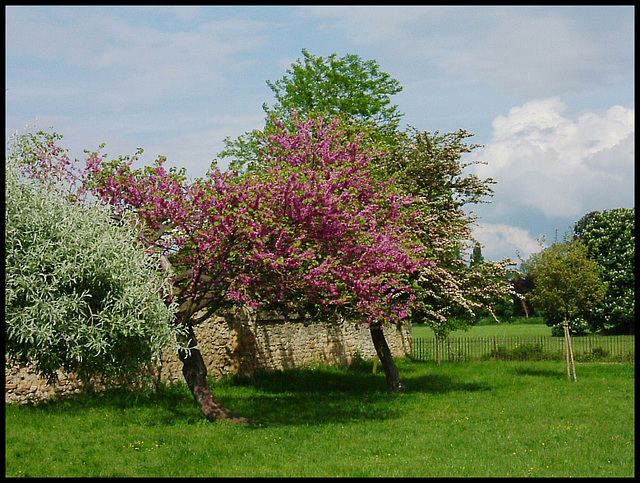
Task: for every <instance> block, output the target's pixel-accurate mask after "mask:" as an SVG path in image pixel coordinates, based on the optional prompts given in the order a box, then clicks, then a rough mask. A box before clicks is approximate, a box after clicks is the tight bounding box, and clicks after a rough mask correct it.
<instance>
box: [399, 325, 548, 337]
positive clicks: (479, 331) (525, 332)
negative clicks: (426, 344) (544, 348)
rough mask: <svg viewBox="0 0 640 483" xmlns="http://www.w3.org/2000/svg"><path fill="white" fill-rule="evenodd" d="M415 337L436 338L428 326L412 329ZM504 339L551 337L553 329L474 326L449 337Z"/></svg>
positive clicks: (541, 327)
mask: <svg viewBox="0 0 640 483" xmlns="http://www.w3.org/2000/svg"><path fill="white" fill-rule="evenodd" d="M412 334H413V337H425V338H434V337H435V334H434V332H433V329H432V328H431V327H429V326H428V325H414V326H413V327H412ZM494 336H496V337H504V336H509V337H510V336H549V337H551V327H548V326H547V325H545V324H544V323H543V322H540V323H537V324H531V323H528V324H517V323H514V324H510V323H507V322H502V323H501V324H493V325H473V326H471V327H469V329H468V330H454V331H453V332H451V333H450V334H449V337H451V338H453V337H494Z"/></svg>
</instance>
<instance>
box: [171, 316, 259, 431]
mask: <svg viewBox="0 0 640 483" xmlns="http://www.w3.org/2000/svg"><path fill="white" fill-rule="evenodd" d="M181 338H182V337H181ZM182 342H188V345H187V347H190V348H191V350H190V351H186V350H183V349H179V350H178V357H179V358H180V361H182V374H183V375H184V379H185V381H186V382H187V385H188V386H189V389H190V390H191V394H193V397H194V399H195V400H196V403H197V404H198V407H199V408H200V410H201V411H202V414H204V416H205V417H206V418H207V419H208V420H209V421H217V420H220V419H227V420H230V421H232V422H234V423H246V424H253V422H252V421H251V420H249V419H247V418H244V417H242V416H238V415H237V414H234V413H233V412H232V411H231V410H229V409H227V408H226V407H225V406H223V405H222V403H221V402H220V401H219V400H218V398H217V397H215V396H214V394H213V392H212V391H211V386H209V381H207V366H206V365H205V363H204V360H203V359H202V354H201V353H200V349H198V348H197V340H196V335H195V333H194V331H193V327H191V326H189V328H188V332H187V335H186V336H184V337H183V340H182Z"/></svg>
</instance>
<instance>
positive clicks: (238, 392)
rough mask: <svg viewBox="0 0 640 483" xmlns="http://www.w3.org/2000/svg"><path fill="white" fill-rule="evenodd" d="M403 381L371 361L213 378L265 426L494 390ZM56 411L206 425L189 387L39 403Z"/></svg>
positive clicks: (117, 420)
mask: <svg viewBox="0 0 640 483" xmlns="http://www.w3.org/2000/svg"><path fill="white" fill-rule="evenodd" d="M401 377H402V379H403V382H404V383H405V386H406V392H405V393H404V394H393V393H389V392H388V391H387V389H386V380H385V377H384V372H383V371H382V370H380V368H379V372H378V375H375V376H374V375H373V374H372V373H371V364H370V363H362V364H355V365H354V366H352V367H350V368H348V369H345V368H330V367H321V368H304V369H286V370H283V371H276V372H259V373H256V374H254V375H252V376H250V377H248V376H232V377H227V378H224V379H222V380H211V381H210V382H211V386H212V390H213V392H214V394H215V395H216V396H217V397H218V398H219V399H220V400H221V402H222V403H223V404H224V405H225V406H227V407H228V408H230V409H231V410H233V411H234V412H236V413H237V414H240V415H243V416H246V417H248V418H250V419H252V420H253V421H255V422H256V423H258V424H259V425H263V426H266V425H305V426H306V425H321V424H327V423H336V422H339V423H341V422H345V423H346V422H354V421H363V420H366V421H376V420H387V419H391V418H397V417H400V416H402V415H403V414H404V412H405V406H404V405H403V400H404V398H405V397H411V395H412V394H416V393H426V394H441V393H448V392H454V391H462V392H470V391H486V390H490V387H488V386H485V385H481V384H475V383H464V382H459V381H455V380H453V379H451V378H450V377H448V376H445V375H431V374H424V372H422V371H419V372H417V373H414V371H407V373H406V374H403V371H402V369H401ZM39 408H41V409H43V410H51V411H55V412H70V413H76V412H82V411H84V410H87V409H100V408H105V409H107V410H115V411H114V413H115V414H114V424H140V425H145V426H157V425H173V424H185V423H186V424H196V423H202V422H205V421H206V420H205V419H204V417H203V416H202V414H201V413H200V411H199V409H198V407H197V406H196V404H195V401H194V400H193V397H192V395H191V393H190V392H189V390H188V388H187V387H186V385H185V384H176V385H172V386H168V385H160V386H159V387H158V388H157V389H156V390H154V391H151V390H148V391H140V390H138V391H135V390H131V389H127V388H116V389H111V390H108V391H106V392H104V393H102V394H93V393H82V394H79V395H76V396H73V397H71V398H69V399H66V400H58V401H51V402H48V403H44V404H43V405H41V406H39Z"/></svg>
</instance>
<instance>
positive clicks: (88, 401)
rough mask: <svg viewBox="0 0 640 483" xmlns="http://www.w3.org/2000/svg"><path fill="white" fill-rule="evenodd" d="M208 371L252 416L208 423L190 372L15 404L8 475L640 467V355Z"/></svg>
mask: <svg viewBox="0 0 640 483" xmlns="http://www.w3.org/2000/svg"><path fill="white" fill-rule="evenodd" d="M399 367H400V371H401V374H402V377H403V379H404V381H405V384H406V386H407V392H406V393H404V394H389V393H387V392H386V390H385V379H384V375H383V374H380V372H379V373H378V374H377V375H375V376H374V375H373V374H372V373H371V368H372V365H371V363H369V362H361V363H359V364H356V365H355V366H354V367H352V368H326V367H317V368H309V369H298V370H287V371H283V372H276V373H263V374H258V375H256V376H255V377H251V378H247V377H235V378H227V379H224V380H221V381H212V382H213V384H214V391H215V393H216V394H217V395H218V397H219V398H220V399H221V400H222V401H223V403H225V404H226V405H227V406H228V407H230V408H232V409H234V410H235V411H237V412H238V413H240V414H242V415H245V416H247V417H250V418H251V419H253V420H254V421H256V422H258V423H259V424H258V425H257V426H256V427H247V426H237V425H233V424H230V423H226V422H219V423H210V422H208V421H206V420H205V419H204V418H203V417H202V416H201V415H200V413H199V411H198V408H197V407H196V406H195V403H194V402H193V399H192V397H191V395H190V394H189V392H188V390H187V389H186V387H185V386H184V385H182V384H180V385H176V386H173V387H165V388H163V389H162V390H160V391H159V392H157V393H147V394H140V393H133V392H127V391H124V390H114V391H111V392H108V393H106V394H104V395H101V396H99V395H92V394H84V395H80V396H77V397H74V398H73V399H69V400H66V401H57V402H51V403H48V404H45V405H42V406H39V407H28V406H7V408H6V416H5V423H6V432H5V449H6V456H5V474H6V476H31V477H40V476H83V477H95V476H120V477H125V476H126V477H129V476H133V477H136V476H139V477H140V476H145V477H163V476H164V477H173V476H181V477H216V476H227V477H229V476H238V477H239V476H249V477H251V476H283V477H286V476H291V477H294V476H302V477H314V476H316V477H332V476H333V477H336V476H350V477H358V476H361V477H376V476H377V477H393V476H407V477H408V476H418V477H420V476H422V477H454V476H467V477H469V476H471V477H483V476H487V477H491V476H493V477H507V476H514V477H519V476H583V477H587V476H593V477H599V476H600V477H611V476H634V473H635V459H634V454H635V452H634V443H635V432H634V431H635V429H634V428H635V421H634V417H635V416H634V376H635V367H634V365H632V364H596V363H584V364H579V365H578V377H579V380H578V382H572V381H569V380H567V377H566V368H565V365H564V364H563V363H562V362H509V363H505V362H495V361H489V362H477V363H447V364H443V365H442V366H437V365H435V364H431V363H419V362H413V361H411V360H409V359H404V360H400V361H399Z"/></svg>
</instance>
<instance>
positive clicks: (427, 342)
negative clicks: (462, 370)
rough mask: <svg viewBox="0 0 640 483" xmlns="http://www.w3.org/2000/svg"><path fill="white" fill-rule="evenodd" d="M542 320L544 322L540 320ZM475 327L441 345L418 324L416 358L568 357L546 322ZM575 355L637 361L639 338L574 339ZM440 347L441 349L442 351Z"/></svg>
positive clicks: (580, 358) (415, 329)
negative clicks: (637, 340) (636, 347)
mask: <svg viewBox="0 0 640 483" xmlns="http://www.w3.org/2000/svg"><path fill="white" fill-rule="evenodd" d="M538 320H540V319H538ZM533 321H535V319H534V320H532V319H527V323H506V322H503V323H501V324H495V323H494V324H492V325H491V324H486V323H485V325H475V326H472V327H470V328H469V329H468V330H456V331H453V332H451V333H450V334H449V335H448V337H447V338H446V340H445V341H444V342H443V343H442V344H440V345H438V344H437V343H436V340H435V334H434V332H433V330H432V329H431V328H430V327H427V326H425V325H414V326H413V328H412V332H413V349H412V354H411V355H412V357H414V358H415V359H417V360H421V361H435V360H438V351H440V359H439V360H441V361H458V362H460V361H479V360H486V359H491V358H499V359H501V360H562V359H564V357H566V349H565V342H564V338H563V337H553V336H552V335H551V327H548V326H547V325H545V324H543V323H537V324H536V323H533V324H532V323H529V322H533ZM572 344H573V350H574V356H575V358H576V360H578V361H581V362H586V361H600V362H633V361H634V360H635V337H634V336H632V335H625V336H600V335H595V336H593V335H590V336H582V337H572ZM438 347H439V348H438Z"/></svg>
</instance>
